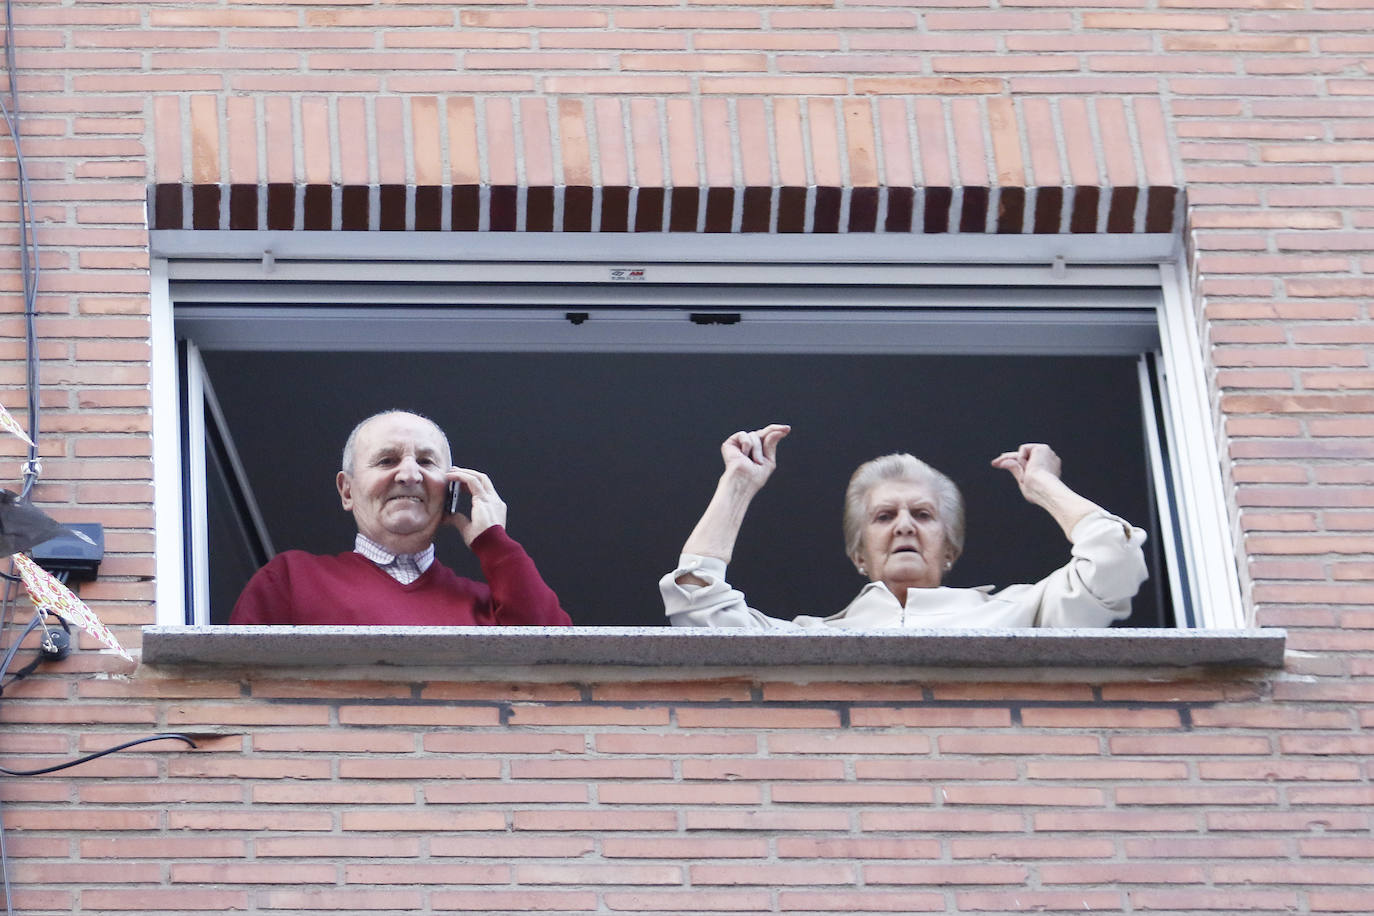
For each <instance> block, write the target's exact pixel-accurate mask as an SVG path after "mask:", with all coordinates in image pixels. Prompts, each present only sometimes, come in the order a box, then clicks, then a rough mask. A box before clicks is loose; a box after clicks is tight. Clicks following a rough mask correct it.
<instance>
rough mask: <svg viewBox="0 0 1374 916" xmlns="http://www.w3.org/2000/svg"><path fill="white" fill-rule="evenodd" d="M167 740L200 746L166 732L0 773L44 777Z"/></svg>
mask: <svg viewBox="0 0 1374 916" xmlns="http://www.w3.org/2000/svg"><path fill="white" fill-rule="evenodd" d="M167 740H175V741H185V742H186V743H187V744H189V745H191V747H198V746H199V745H197V744H196V743H195V741H193V740H191V738H190V737H189V736H187V735H181V734H177V733H176V732H166V733H163V734H160V735H149V736H148V737H146V738H135V739H134V740H133V741H125V742H124V743H123V744H116V745H115V746H114V747H107V748H105V750H103V751H96V752H95V753H94V754H87V755H86V756H85V757H78V758H76V759H75V760H68V761H67V762H66V763H57V764H54V765H52V766H50V767H41V768H39V769H37V770H10V769H6V768H5V767H0V773H4V774H5V775H6V776H42V775H43V774H44V773H56V772H57V771H58V770H66V769H70V768H71V767H76V766H81V764H83V763H90V762H91V761H92V760H97V759H99V758H101V757H104V756H105V755H106V754H114V753H116V752H118V751H123V750H128V749H129V748H131V747H137V746H138V745H140V744H147V743H148V742H149V741H167Z"/></svg>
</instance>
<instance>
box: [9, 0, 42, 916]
mask: <svg viewBox="0 0 1374 916" xmlns="http://www.w3.org/2000/svg"><path fill="white" fill-rule="evenodd" d="M18 72H19V70H18V67H16V66H15V62H14V5H13V3H12V2H11V0H5V78H6V82H7V84H8V86H9V105H5V103H4V100H3V99H0V110H3V114H4V118H5V124H6V125H7V126H8V128H9V132H10V137H11V139H13V141H14V163H15V170H16V173H17V174H18V177H19V181H18V197H19V214H18V217H19V220H18V221H19V272H20V276H21V277H22V279H23V287H24V328H25V330H24V339H25V343H26V345H27V348H28V353H27V359H26V364H27V367H28V373H27V382H28V396H29V397H28V401H29V403H28V407H29V441H30V442H31V443H32V444H31V445H30V446H29V460H28V461H27V462H25V464H24V483H23V486H22V488H21V491H20V497H19V498H20V499H25V498H27V497H28V495H29V493H30V492H31V491H32V490H33V484H34V481H35V480H36V479H37V477H38V405H39V397H38V340H37V333H36V331H35V316H36V313H37V306H38V272H39V264H38V238H37V233H36V227H35V226H34V225H33V210H32V207H31V205H30V202H31V201H32V197H31V196H30V193H29V172H28V169H27V168H26V167H25V164H24V152H23V149H22V147H21V145H20V140H19V123H18V121H19V92H18V89H17V88H16V85H15V84H16V82H17V79H16V77H17V76H18ZM12 562H13V561H11V563H12ZM5 580H6V581H5V590H4V599H3V601H0V637H3V635H4V632H5V628H6V624H7V623H8V621H9V617H10V611H11V608H12V606H13V605H12V601H13V597H14V581H13V580H12V579H11V578H10V577H9V576H6V577H5ZM35 620H36V621H39V622H41V617H40V616H39V615H37V614H35ZM25 635H27V631H26V634H25ZM21 642H23V638H22V637H21V638H20V639H16V640H14V647H15V648H17V647H18V645H19V644H20V643H21ZM12 658H13V650H11V652H10V653H8V654H7V655H6V657H5V664H4V665H3V666H0V678H3V677H4V673H5V671H7V670H9V662H10V660H11V659H12ZM0 882H3V885H4V889H5V913H6V914H7V916H14V897H13V895H12V894H11V892H10V863H9V855H8V853H7V852H6V849H5V825H4V821H3V820H2V819H0Z"/></svg>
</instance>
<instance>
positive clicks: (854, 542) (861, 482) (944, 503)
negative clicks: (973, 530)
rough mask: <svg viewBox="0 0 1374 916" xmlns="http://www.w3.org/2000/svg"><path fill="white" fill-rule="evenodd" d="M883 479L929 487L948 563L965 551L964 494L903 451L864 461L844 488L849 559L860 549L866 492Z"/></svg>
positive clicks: (845, 535)
mask: <svg viewBox="0 0 1374 916" xmlns="http://www.w3.org/2000/svg"><path fill="white" fill-rule="evenodd" d="M885 480H909V481H912V482H913V483H923V484H926V485H928V486H929V487H930V489H931V492H932V493H933V494H934V496H935V509H936V511H937V512H938V513H939V516H940V524H941V525H943V526H944V529H945V542H946V543H947V544H948V545H949V548H950V556H949V562H951V563H953V562H954V561H955V560H957V559H959V554H961V553H963V552H964V497H963V495H962V494H960V492H959V488H958V487H957V486H956V485H955V483H954V481H952V480H950V479H949V478H948V477H946V476H945V475H944V474H942V473H940V472H939V471H937V470H935V469H934V468H933V467H931V466H930V465H928V464H926V463H925V462H924V461H922V460H921V459H919V458H916V457H915V456H913V455H908V454H906V453H905V452H897V453H894V454H891V455H882V456H880V457H878V458H874V459H873V460H872V461H865V462H864V463H863V464H861V465H859V467H858V468H857V469H856V470H855V471H854V474H853V476H852V477H850V478H849V487H848V488H847V489H846V490H845V491H844V550H845V556H847V557H850V558H851V559H852V558H853V557H854V556H855V555H856V554H857V553H858V551H859V543H860V541H862V540H863V528H864V515H865V513H866V511H867V509H868V494H869V491H870V490H872V489H873V488H874V487H875V486H877V485H878V484H879V483H882V482H883V481H885Z"/></svg>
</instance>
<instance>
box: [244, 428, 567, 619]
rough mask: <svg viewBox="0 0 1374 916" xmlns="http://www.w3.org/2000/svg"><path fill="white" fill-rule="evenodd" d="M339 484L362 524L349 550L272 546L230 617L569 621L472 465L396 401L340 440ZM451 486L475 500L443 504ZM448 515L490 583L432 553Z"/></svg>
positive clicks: (503, 508) (346, 504)
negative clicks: (458, 459) (455, 463)
mask: <svg viewBox="0 0 1374 916" xmlns="http://www.w3.org/2000/svg"><path fill="white" fill-rule="evenodd" d="M335 483H336V485H337V486H338V489H339V499H340V501H341V502H342V503H343V507H344V509H345V510H346V511H349V512H352V513H353V519H354V521H355V522H356V523H357V526H358V535H357V539H356V541H355V545H354V548H353V551H352V552H350V553H341V554H338V555H337V556H316V555H315V554H310V553H306V552H304V551H301V550H288V551H286V552H284V553H280V554H278V555H277V556H276V557H275V558H273V559H272V561H271V562H270V563H268V564H267V565H266V566H264V567H263V568H262V569H260V570H258V572H257V573H256V574H255V575H254V576H253V578H252V579H251V580H249V582H248V585H247V586H246V587H245V588H244V590H243V594H242V595H240V596H239V600H238V603H237V604H235V605H234V612H233V614H232V615H231V616H230V618H229V622H230V623H231V624H278V623H280V624H330V625H335V624H389V625H414V626H570V625H571V624H572V621H571V620H570V619H569V618H568V615H567V614H566V613H565V612H564V611H563V609H562V608H561V607H560V606H559V604H558V596H557V595H555V594H554V593H553V590H552V589H550V588H549V587H548V586H547V585H546V584H545V583H544V580H543V579H542V578H540V576H539V571H538V570H537V569H535V567H534V561H533V560H531V559H530V558H529V556H528V555H527V554H526V553H525V550H524V548H522V547H521V546H520V545H519V544H518V543H516V542H515V541H514V540H512V539H511V537H510V535H508V534H506V529H505V523H506V504H505V503H504V502H502V501H501V498H500V497H499V496H497V495H496V490H495V489H494V488H493V487H492V485H491V480H490V479H488V477H487V475H486V474H483V473H481V472H479V471H473V470H469V469H467V468H459V467H452V466H451V458H450V452H449V445H448V439H447V438H445V436H444V433H443V431H442V430H440V429H439V427H437V426H436V425H434V423H432V422H431V421H430V420H427V419H425V418H424V417H421V416H418V415H416V414H413V413H407V412H404V411H399V410H392V411H386V412H384V413H379V414H376V415H374V416H371V417H368V418H367V419H366V420H364V421H363V422H361V423H359V424H358V425H357V426H356V427H354V429H353V432H352V433H351V434H350V435H349V437H348V442H347V444H345V445H344V452H343V470H341V471H339V474H338V476H337V478H336V479H335ZM451 485H455V486H457V487H461V489H462V490H465V491H466V492H467V493H468V494H470V495H471V498H472V506H471V510H470V512H469V513H468V514H466V515H464V514H463V513H461V512H456V511H455V512H452V513H450V512H449V511H448V509H449V504H448V496H449V493H450V490H451ZM441 524H448V525H452V526H453V527H454V528H457V529H458V533H459V534H461V535H462V536H463V541H464V543H466V544H467V545H468V547H469V549H471V550H472V552H473V553H474V554H476V555H477V559H478V560H479V561H480V562H481V564H482V573H483V575H484V576H486V579H487V582H486V583H485V584H484V583H481V582H475V581H473V580H471V579H465V578H463V577H462V576H459V575H457V574H455V573H454V572H453V571H451V570H450V569H448V568H447V567H445V566H444V565H443V564H441V563H437V562H435V560H434V535H435V532H436V531H438V529H439V526H440V525H441Z"/></svg>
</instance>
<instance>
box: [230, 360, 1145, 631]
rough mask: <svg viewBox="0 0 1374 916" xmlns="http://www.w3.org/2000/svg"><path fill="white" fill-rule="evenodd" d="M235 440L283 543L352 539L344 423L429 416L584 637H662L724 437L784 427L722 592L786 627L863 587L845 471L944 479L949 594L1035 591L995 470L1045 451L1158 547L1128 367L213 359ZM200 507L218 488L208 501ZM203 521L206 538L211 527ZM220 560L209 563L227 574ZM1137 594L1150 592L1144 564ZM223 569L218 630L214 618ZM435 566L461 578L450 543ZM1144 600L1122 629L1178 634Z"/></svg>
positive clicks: (456, 541)
mask: <svg viewBox="0 0 1374 916" xmlns="http://www.w3.org/2000/svg"><path fill="white" fill-rule="evenodd" d="M203 357H204V361H205V365H206V368H207V372H208V374H209V376H210V378H211V380H212V381H213V384H214V387H215V390H216V393H217V395H218V398H219V402H220V405H221V408H222V410H223V412H224V415H225V419H226V422H227V424H228V427H229V431H230V433H231V434H232V436H233V438H234V441H235V444H236V446H237V450H238V454H239V457H240V459H241V461H242V463H243V465H244V468H245V471H246V473H247V476H248V480H249V482H250V483H251V485H252V487H253V489H254V492H255V494H256V497H257V502H258V505H259V508H260V510H261V511H262V513H263V516H264V519H265V522H266V525H267V528H268V531H269V533H270V535H271V538H272V540H273V542H274V544H275V545H276V547H277V548H278V549H288V548H293V547H294V548H302V549H306V550H310V551H314V552H319V553H333V552H339V551H344V550H348V549H350V548H351V546H352V537H353V527H352V520H351V518H350V517H349V516H348V515H347V514H346V513H344V512H343V511H342V509H340V507H339V502H338V496H337V494H336V493H335V490H334V475H335V473H336V471H337V470H338V462H339V450H340V448H341V447H342V444H343V440H344V438H345V436H346V435H347V433H348V431H349V429H350V428H351V427H352V425H353V423H354V422H356V421H357V420H358V419H360V418H361V417H363V416H365V415H367V414H369V413H372V412H375V411H377V410H380V409H385V408H390V407H407V408H411V409H415V410H419V411H420V412H422V413H426V414H428V415H429V416H430V417H432V418H433V419H434V420H435V421H436V422H438V423H439V424H440V425H441V426H442V427H444V429H445V430H446V431H447V432H448V433H449V435H450V438H451V439H452V443H453V447H454V451H455V458H456V459H457V461H458V462H459V463H461V464H466V465H469V466H472V467H476V468H479V469H481V470H484V471H486V472H488V473H489V474H490V475H491V477H492V479H493V481H494V482H495V484H496V486H497V489H498V491H499V492H500V493H501V495H502V497H503V498H504V499H505V501H506V502H507V504H508V505H509V507H510V526H509V527H510V530H511V534H512V535H513V536H514V537H515V538H517V539H518V540H520V541H521V542H522V543H523V544H524V545H525V546H526V548H527V549H528V550H529V552H530V554H531V555H532V556H533V557H534V559H535V561H536V563H537V564H538V565H539V568H540V570H541V571H542V572H543V573H544V576H545V578H546V579H547V580H548V581H549V583H550V585H552V586H553V588H554V589H555V590H556V591H557V592H558V593H559V595H560V597H561V598H562V600H563V604H564V607H566V608H567V609H568V611H569V613H570V614H571V615H572V616H573V619H574V621H575V622H576V623H579V624H586V625H655V624H658V623H661V622H662V608H661V603H660V601H659V598H658V594H657V588H656V583H657V580H658V578H659V577H660V576H661V575H663V574H664V573H665V572H667V571H669V570H670V569H671V568H672V566H673V565H674V563H675V561H676V558H677V554H678V550H679V549H680V548H681V545H682V542H683V540H684V538H685V537H686V535H687V533H688V531H689V530H690V529H691V527H692V525H693V524H694V522H695V521H696V519H697V517H698V516H699V514H700V512H701V510H702V509H703V508H704V507H705V504H706V501H707V499H708V498H709V496H710V494H711V491H712V488H713V487H714V484H715V480H716V478H717V476H718V475H719V472H720V457H719V444H720V441H721V440H722V439H723V438H724V437H725V436H727V435H728V434H729V433H731V432H733V431H735V430H737V429H742V428H752V427H754V426H758V425H761V424H763V423H767V422H770V421H779V422H789V423H791V424H792V425H793V428H794V432H793V434H792V436H791V437H790V438H789V439H788V440H787V441H786V442H784V443H783V445H782V451H781V454H780V469H779V471H778V472H777V474H776V475H775V476H774V478H773V480H772V481H771V482H770V483H769V485H768V487H767V488H766V489H765V490H764V491H763V493H762V494H761V495H760V496H759V498H758V499H757V500H756V502H755V505H754V507H753V508H752V510H751V512H750V515H749V518H748V520H747V521H746V523H745V527H744V531H743V533H742V536H741V538H740V544H739V547H738V549H737V552H736V555H735V560H734V562H733V563H732V564H731V571H730V578H731V581H732V583H733V584H735V585H736V586H737V587H739V588H741V589H743V590H744V591H745V592H746V594H747V595H748V596H749V599H750V602H751V603H752V604H753V605H754V606H756V607H758V608H760V609H761V610H764V611H765V612H768V613H771V614H774V615H777V616H792V615H795V614H798V613H817V614H826V613H831V612H833V611H836V610H838V609H840V608H841V607H843V606H844V605H845V604H846V603H847V602H848V601H849V600H850V599H851V598H852V597H853V595H854V593H855V592H856V591H857V590H858V588H859V586H860V585H861V584H862V582H861V580H860V578H859V576H858V574H857V573H856V572H855V571H854V569H853V566H852V565H851V564H850V563H849V561H848V560H847V559H846V558H845V556H844V550H843V545H842V539H841V534H840V514H841V504H842V499H843V492H844V487H845V484H846V483H847V481H848V477H849V474H850V473H851V471H852V470H853V468H854V467H855V466H856V465H857V464H859V463H860V462H862V461H864V460H867V459H868V458H872V457H874V456H876V455H879V454H883V453H886V452H891V451H909V452H912V453H913V454H915V455H917V456H918V457H921V458H924V459H926V460H927V461H929V462H930V463H931V464H932V465H934V466H935V467H937V468H939V469H941V470H943V471H945V472H946V473H948V474H949V475H950V476H951V477H953V478H954V479H955V481H956V482H958V483H959V485H960V487H961V488H962V490H963V491H964V495H965V499H966V501H967V503H968V543H967V547H966V550H965V554H964V557H963V559H962V560H960V562H959V563H958V564H957V565H956V566H955V569H954V571H953V573H952V575H951V577H950V578H949V580H948V583H949V584H951V585H959V586H968V585H982V584H995V585H998V586H1003V585H1008V584H1012V583H1016V582H1026V581H1033V580H1035V579H1037V578H1039V577H1041V576H1043V575H1045V574H1048V573H1049V572H1050V571H1051V570H1053V569H1055V568H1057V567H1058V566H1060V565H1062V564H1063V563H1064V562H1065V561H1066V559H1067V556H1068V545H1067V544H1066V542H1065V541H1064V538H1063V535H1062V534H1061V533H1060V532H1059V529H1058V527H1057V526H1056V525H1055V524H1054V522H1053V521H1052V520H1051V519H1050V518H1049V517H1048V516H1047V515H1046V514H1045V513H1044V512H1042V511H1041V510H1039V509H1036V508H1034V507H1032V506H1029V505H1027V504H1026V503H1025V502H1024V501H1023V500H1022V499H1021V497H1020V495H1019V492H1018V491H1017V489H1016V486H1015V484H1014V482H1013V481H1012V480H1011V478H1010V477H1009V476H1008V475H1007V474H1005V472H1001V471H998V470H995V469H993V468H991V467H989V465H988V462H989V461H990V460H991V459H992V458H993V457H994V456H995V455H997V454H998V453H999V452H1001V451H1003V450H1006V449H1010V448H1014V447H1015V446H1016V445H1018V444H1020V443H1021V442H1026V441H1045V442H1049V443H1050V444H1052V445H1053V446H1054V447H1055V449H1056V450H1057V451H1058V452H1059V454H1060V455H1061V456H1062V457H1063V459H1064V465H1065V479H1066V480H1067V481H1068V482H1069V483H1070V484H1071V485H1072V486H1073V487H1074V488H1075V489H1077V490H1079V492H1081V493H1083V494H1084V495H1085V496H1088V497H1089V498H1091V499H1094V500H1095V501H1097V502H1099V503H1101V504H1102V505H1103V506H1105V507H1106V508H1108V509H1109V510H1112V511H1114V512H1116V513H1117V514H1119V515H1121V516H1123V517H1125V518H1127V519H1129V520H1130V521H1132V522H1134V523H1135V524H1137V525H1140V526H1141V527H1144V528H1146V529H1147V530H1149V531H1150V534H1151V538H1152V542H1151V545H1152V546H1154V545H1157V544H1158V538H1157V536H1156V532H1155V531H1154V530H1153V526H1154V522H1153V519H1152V515H1151V510H1150V506H1151V497H1150V493H1149V484H1148V474H1147V468H1146V465H1145V447H1144V442H1143V434H1142V419H1141V412H1140V395H1139V391H1138V383H1137V370H1136V359H1135V357H1133V356H1124V357H1059V356H1057V357H1021V356H1018V357H1009V356H938V355H935V356H932V355H924V354H922V355H907V356H900V355H881V356H879V355H816V354H809V355H808V354H791V355H759V354H740V355H733V354H732V355H705V354H645V353H640V354H608V353H465V352H458V353H404V354H394V353H384V352H382V353H378V352H373V353H358V352H354V353H326V352H312V353H281V352H204V353H203ZM211 492H212V500H213V498H214V496H213V494H214V488H213V487H212V488H211ZM214 527H215V526H214V525H212V529H213V528H214ZM219 554H220V552H219V551H216V550H212V551H211V556H210V562H211V565H212V566H217V565H218V564H219V562H220V561H219ZM1147 556H1148V558H1149V562H1150V563H1151V577H1152V583H1158V582H1162V578H1161V577H1162V574H1163V571H1162V570H1161V569H1160V568H1159V563H1158V560H1157V559H1156V554H1155V552H1154V551H1153V550H1151V551H1147ZM228 557H229V558H230V559H231V563H230V564H228V565H229V566H230V567H231V568H230V569H229V570H219V569H217V571H216V572H215V573H214V576H215V580H216V583H217V584H216V587H215V592H216V594H215V598H214V602H213V606H212V619H213V620H214V621H215V622H223V621H224V620H225V619H226V618H227V615H228V611H229V607H227V606H225V600H226V599H224V598H223V597H222V596H223V595H224V594H228V593H232V592H233V591H234V590H235V589H233V588H231V587H229V586H227V585H223V584H222V583H223V582H224V581H225V580H228V579H232V578H241V577H243V572H244V571H243V568H242V563H241V562H240V560H239V559H237V558H236V557H235V556H234V552H233V551H230V552H229V554H228ZM439 557H440V559H441V560H442V561H443V562H445V563H447V564H448V565H450V566H452V567H454V568H455V569H456V570H458V571H459V572H460V573H462V574H464V575H470V576H477V575H479V571H478V569H477V567H476V563H475V562H474V561H473V559H472V557H471V555H470V554H468V553H467V551H466V549H465V548H464V547H463V545H462V541H461V539H460V538H459V537H458V535H457V532H453V531H449V532H446V533H444V534H442V535H441V538H440V543H439ZM1164 604H1165V602H1164V600H1163V599H1162V598H1161V597H1160V596H1159V594H1158V593H1157V592H1156V591H1155V589H1154V588H1153V587H1152V585H1150V584H1147V585H1146V587H1145V588H1144V589H1143V590H1142V592H1141V595H1140V596H1139V597H1138V598H1137V600H1136V604H1135V614H1134V615H1133V616H1132V618H1131V620H1130V621H1128V622H1127V625H1132V626H1155V625H1160V624H1161V623H1163V624H1164V625H1169V624H1171V620H1170V619H1169V616H1168V615H1169V611H1168V609H1167V607H1165V606H1164Z"/></svg>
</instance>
